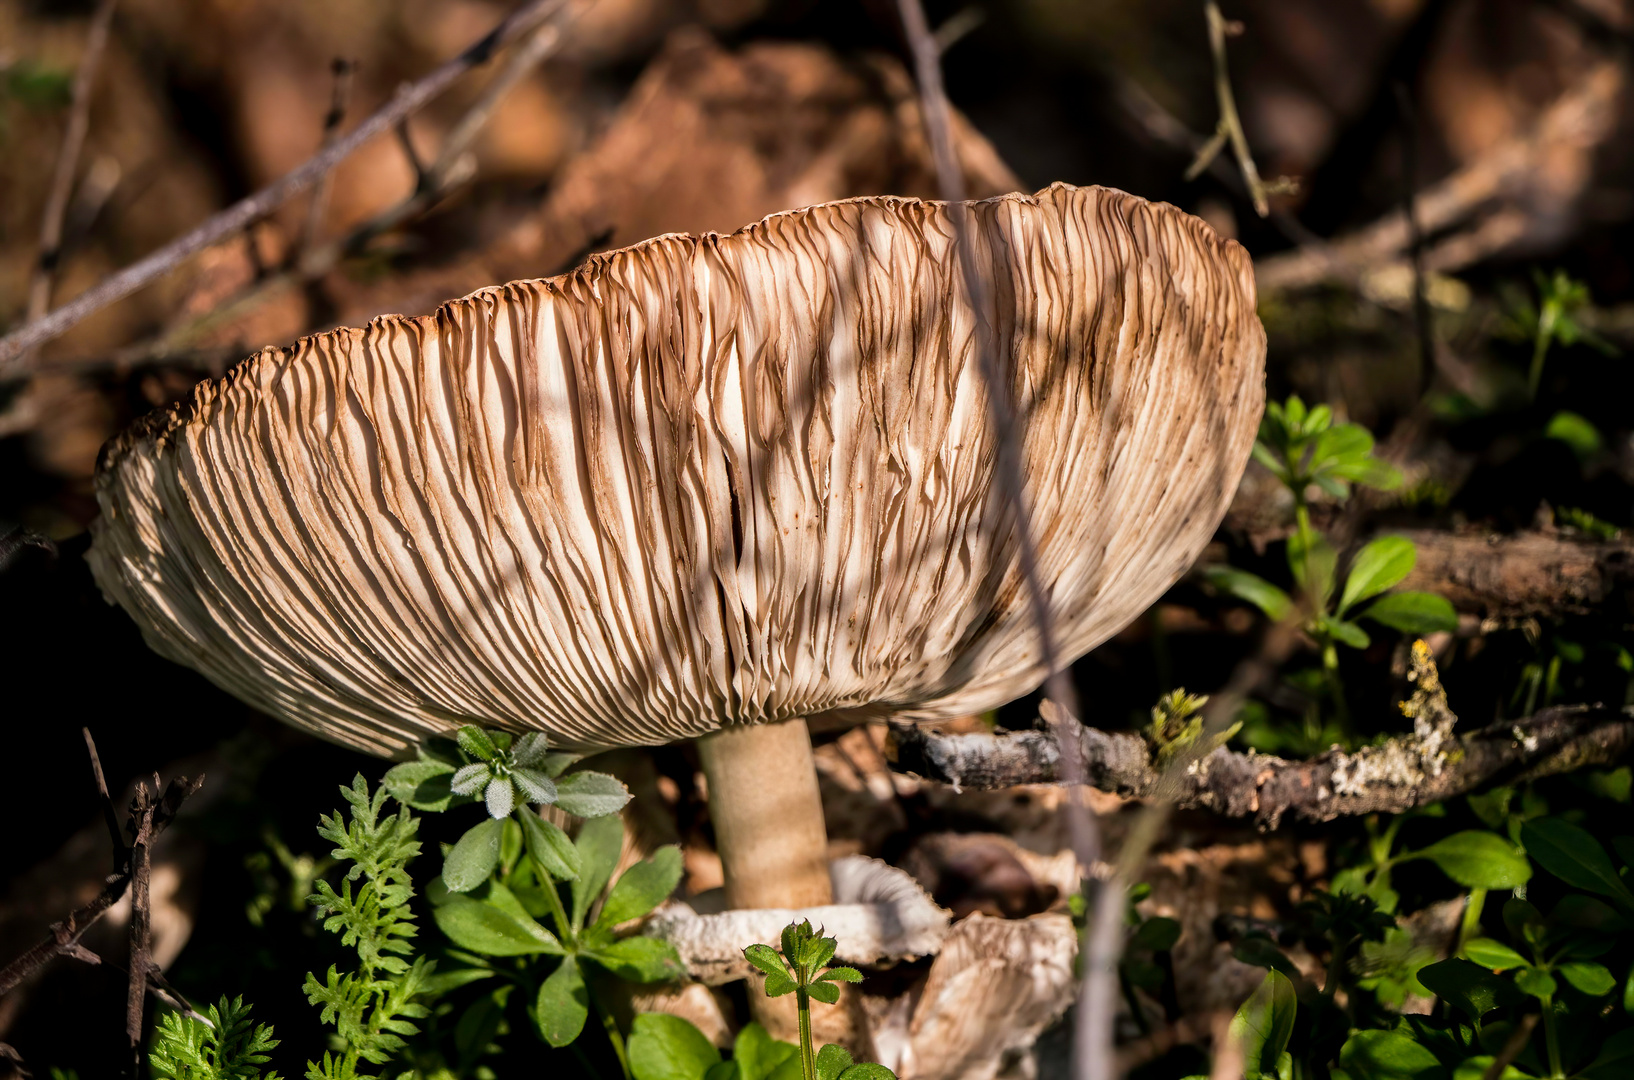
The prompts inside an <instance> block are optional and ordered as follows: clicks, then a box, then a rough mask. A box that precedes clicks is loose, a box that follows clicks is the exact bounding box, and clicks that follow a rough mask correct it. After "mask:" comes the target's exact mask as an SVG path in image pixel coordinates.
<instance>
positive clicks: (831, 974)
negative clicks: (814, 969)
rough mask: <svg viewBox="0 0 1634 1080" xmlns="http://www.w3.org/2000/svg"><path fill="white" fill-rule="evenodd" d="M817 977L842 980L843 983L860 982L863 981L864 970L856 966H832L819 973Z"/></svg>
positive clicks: (834, 980)
mask: <svg viewBox="0 0 1634 1080" xmlns="http://www.w3.org/2000/svg"><path fill="white" fill-rule="evenodd" d="M817 977H818V978H819V979H825V980H827V981H828V982H842V983H860V982H862V972H860V971H858V970H857V969H856V968H854V967H831V968H829V969H828V970H827V971H825V972H823V973H822V974H821V975H819V976H817Z"/></svg>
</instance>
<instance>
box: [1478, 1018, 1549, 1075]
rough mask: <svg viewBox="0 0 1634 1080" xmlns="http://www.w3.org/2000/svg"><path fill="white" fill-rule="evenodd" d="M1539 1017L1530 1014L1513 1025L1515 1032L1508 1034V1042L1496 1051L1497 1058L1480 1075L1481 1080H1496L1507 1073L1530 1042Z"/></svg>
mask: <svg viewBox="0 0 1634 1080" xmlns="http://www.w3.org/2000/svg"><path fill="white" fill-rule="evenodd" d="M1540 1015H1541V1014H1540V1013H1535V1012H1531V1013H1527V1014H1526V1015H1525V1016H1523V1017H1521V1019H1520V1023H1518V1024H1516V1025H1515V1030H1514V1031H1513V1032H1512V1033H1510V1036H1509V1039H1508V1041H1506V1042H1505V1043H1504V1045H1503V1049H1502V1050H1500V1051H1498V1056H1497V1057H1495V1058H1493V1059H1492V1064H1491V1065H1488V1066H1487V1067H1486V1072H1484V1073H1482V1074H1481V1080H1498V1078H1499V1077H1501V1076H1502V1075H1503V1074H1504V1073H1505V1072H1507V1071H1508V1069H1509V1066H1510V1064H1511V1063H1512V1062H1513V1061H1514V1060H1515V1059H1516V1058H1517V1057H1520V1053H1521V1051H1522V1050H1525V1049H1526V1044H1527V1043H1528V1042H1530V1041H1531V1039H1532V1029H1533V1028H1536V1027H1537V1026H1538V1017H1539V1016H1540Z"/></svg>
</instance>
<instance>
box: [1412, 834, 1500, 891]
mask: <svg viewBox="0 0 1634 1080" xmlns="http://www.w3.org/2000/svg"><path fill="white" fill-rule="evenodd" d="M1408 858H1420V859H1429V860H1430V861H1431V862H1433V863H1435V864H1436V866H1438V867H1440V868H1441V872H1442V873H1444V874H1446V875H1447V876H1448V877H1450V878H1452V879H1453V880H1454V881H1456V882H1457V883H1458V884H1460V885H1462V886H1464V888H1466V889H1513V888H1515V887H1516V886H1517V885H1524V884H1526V883H1527V882H1528V881H1530V880H1531V878H1532V864H1531V863H1529V862H1527V861H1526V856H1525V855H1522V854H1521V853H1520V852H1518V851H1516V850H1515V847H1514V845H1513V844H1511V843H1510V842H1509V841H1508V840H1506V839H1504V838H1503V837H1501V836H1499V835H1498V834H1497V833H1490V832H1485V831H1483V830H1480V829H1467V830H1465V831H1463V832H1456V833H1453V834H1452V835H1451V836H1448V837H1443V838H1442V839H1440V840H1437V841H1436V842H1435V843H1433V844H1431V845H1430V846H1429V847H1427V848H1425V849H1424V850H1423V851H1419V852H1415V853H1414V854H1412V855H1410V856H1408ZM1403 861H1405V860H1403Z"/></svg>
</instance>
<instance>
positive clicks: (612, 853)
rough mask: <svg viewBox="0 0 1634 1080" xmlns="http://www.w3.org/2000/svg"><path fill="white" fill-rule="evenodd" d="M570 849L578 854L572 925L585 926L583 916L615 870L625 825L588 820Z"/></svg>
mask: <svg viewBox="0 0 1634 1080" xmlns="http://www.w3.org/2000/svg"><path fill="white" fill-rule="evenodd" d="M573 846H574V847H575V848H577V849H578V851H579V877H578V880H577V881H575V882H573V926H574V928H575V929H576V928H578V927H580V926H583V925H584V917H585V915H587V914H588V913H589V911H590V905H591V904H594V903H595V902H596V900H597V898H598V897H600V896H601V892H602V890H603V889H605V888H607V883H608V882H609V881H611V880H612V878H613V871H614V870H616V869H617V868H618V857H619V855H621V854H622V853H623V851H624V822H623V821H621V820H619V819H618V818H617V817H612V816H608V817H602V818H591V819H590V820H589V821H586V822H585V823H584V824H583V825H581V826H580V827H579V838H578V839H577V840H576V841H574V843H573Z"/></svg>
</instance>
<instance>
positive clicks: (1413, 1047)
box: [1339, 1030, 1447, 1080]
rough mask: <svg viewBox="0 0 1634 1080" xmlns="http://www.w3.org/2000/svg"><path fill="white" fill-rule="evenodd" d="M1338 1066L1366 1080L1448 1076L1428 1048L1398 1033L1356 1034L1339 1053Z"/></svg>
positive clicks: (1429, 1079) (1420, 1079) (1423, 1079)
mask: <svg viewBox="0 0 1634 1080" xmlns="http://www.w3.org/2000/svg"><path fill="white" fill-rule="evenodd" d="M1339 1064H1340V1066H1341V1067H1342V1068H1344V1069H1345V1070H1346V1071H1347V1072H1349V1073H1350V1074H1351V1075H1352V1076H1356V1077H1358V1078H1360V1077H1366V1080H1439V1078H1441V1077H1445V1076H1446V1075H1447V1071H1446V1069H1444V1068H1443V1067H1442V1065H1441V1062H1439V1061H1437V1060H1436V1057H1435V1055H1434V1054H1432V1053H1431V1052H1430V1051H1429V1050H1428V1049H1426V1048H1425V1047H1423V1046H1420V1045H1419V1044H1418V1043H1416V1042H1414V1041H1413V1040H1412V1039H1411V1038H1410V1037H1409V1036H1407V1035H1404V1034H1402V1033H1401V1032H1399V1031H1378V1030H1372V1031H1358V1032H1356V1034H1354V1035H1352V1036H1351V1037H1350V1038H1349V1039H1347V1040H1346V1041H1345V1045H1344V1047H1343V1048H1342V1049H1340V1051H1339Z"/></svg>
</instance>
